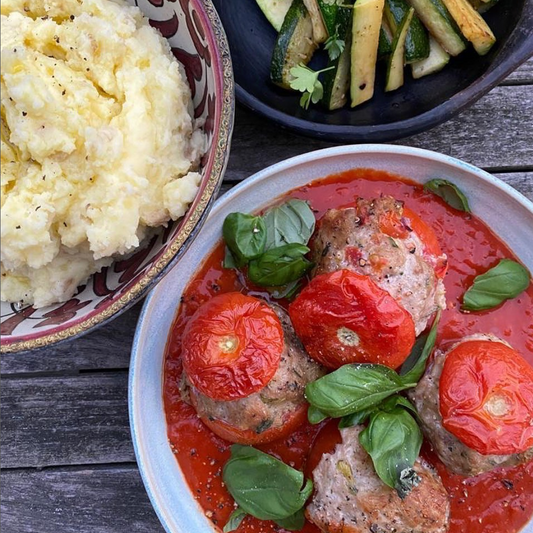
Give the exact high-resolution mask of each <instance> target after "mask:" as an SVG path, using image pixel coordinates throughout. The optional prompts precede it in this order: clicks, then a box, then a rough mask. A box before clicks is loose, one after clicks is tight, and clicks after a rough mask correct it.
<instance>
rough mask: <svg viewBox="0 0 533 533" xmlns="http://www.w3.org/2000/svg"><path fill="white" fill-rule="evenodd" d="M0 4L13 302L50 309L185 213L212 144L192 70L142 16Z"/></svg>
mask: <svg viewBox="0 0 533 533" xmlns="http://www.w3.org/2000/svg"><path fill="white" fill-rule="evenodd" d="M1 9H2V28H1V30H2V65H1V70H2V82H1V83H2V85H1V100H2V102H1V103H2V107H1V113H2V183H1V185H2V196H1V203H2V209H1V236H2V248H1V250H2V253H1V260H2V283H1V289H2V300H7V301H11V302H15V301H21V300H22V301H23V302H25V303H32V304H34V305H35V306H38V307H39V306H44V305H48V304H50V303H53V302H57V301H62V300H66V299H68V298H70V297H71V296H72V294H73V293H74V291H75V289H76V287H77V286H78V285H79V284H80V283H83V282H84V281H86V280H87V278H88V277H89V276H90V275H91V274H92V273H94V272H96V271H98V270H99V269H101V268H102V267H103V266H104V265H108V264H110V263H111V261H112V258H113V257H117V256H118V255H121V254H126V253H128V252H130V251H132V250H134V249H135V248H136V247H137V246H139V244H140V243H141V241H142V239H143V236H145V235H146V233H147V228H149V227H155V226H160V225H164V224H166V223H167V222H168V221H169V220H170V219H177V218H179V217H181V216H182V215H183V214H184V213H185V211H186V210H187V207H188V205H189V204H190V202H191V201H192V200H193V198H194V196H195V194H196V192H197V189H198V184H199V181H200V176H199V174H198V173H196V172H194V170H195V169H196V168H197V166H198V162H199V158H200V157H201V155H202V153H203V151H204V143H205V141H204V136H203V133H202V132H201V130H199V129H197V128H196V126H195V123H194V119H193V118H192V101H191V94H190V90H189V87H188V85H187V83H186V81H185V76H184V73H183V71H182V67H181V66H180V65H179V63H178V62H177V61H176V60H175V59H174V58H173V56H172V54H171V52H170V49H169V46H168V44H167V42H166V41H165V40H164V39H163V38H162V37H161V35H160V34H158V33H157V31H156V30H155V29H153V28H151V27H150V26H149V24H148V21H147V20H146V19H145V18H144V17H143V16H142V14H141V12H140V11H139V10H138V9H137V8H136V7H130V6H128V5H127V4H125V3H122V2H115V1H110V0H50V1H47V0H2V4H1Z"/></svg>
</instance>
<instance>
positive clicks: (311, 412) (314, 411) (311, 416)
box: [307, 405, 328, 424]
mask: <svg viewBox="0 0 533 533" xmlns="http://www.w3.org/2000/svg"><path fill="white" fill-rule="evenodd" d="M327 417H328V415H326V414H324V413H323V412H322V411H321V410H320V409H318V408H317V407H315V406H314V405H310V406H309V408H308V409H307V420H309V423H310V424H319V423H320V422H322V420H325V419H326V418H327Z"/></svg>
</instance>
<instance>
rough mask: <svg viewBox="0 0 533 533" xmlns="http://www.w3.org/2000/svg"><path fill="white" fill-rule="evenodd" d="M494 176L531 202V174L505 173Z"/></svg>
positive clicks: (532, 186)
mask: <svg viewBox="0 0 533 533" xmlns="http://www.w3.org/2000/svg"><path fill="white" fill-rule="evenodd" d="M494 175H495V176H496V177H497V178H500V179H501V180H503V181H505V183H507V184H509V185H510V186H511V187H514V188H515V189H516V190H517V191H519V192H521V193H522V194H523V195H524V196H525V197H526V198H528V199H529V200H531V201H532V202H533V172H505V173H494Z"/></svg>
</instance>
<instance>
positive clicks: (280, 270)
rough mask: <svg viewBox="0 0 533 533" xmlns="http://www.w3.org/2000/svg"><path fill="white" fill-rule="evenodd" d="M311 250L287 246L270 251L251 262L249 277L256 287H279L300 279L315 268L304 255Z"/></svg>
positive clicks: (305, 247) (300, 245)
mask: <svg viewBox="0 0 533 533" xmlns="http://www.w3.org/2000/svg"><path fill="white" fill-rule="evenodd" d="M307 252H309V248H307V246H304V245H302V244H294V243H293V244H286V245H285V246H280V247H279V248H273V249H271V250H268V251H267V252H265V253H264V254H263V255H261V256H260V257H259V258H258V259H254V260H253V261H251V262H250V265H249V267H248V277H249V278H250V281H252V282H253V283H255V284H256V285H261V286H263V287H277V286H280V285H287V284H288V283H290V282H291V281H296V280H298V279H300V278H301V277H302V276H303V275H304V274H305V273H306V272H307V271H309V270H310V269H311V268H312V267H313V263H311V261H308V260H307V259H306V258H305V257H304V255H305V254H306V253H307Z"/></svg>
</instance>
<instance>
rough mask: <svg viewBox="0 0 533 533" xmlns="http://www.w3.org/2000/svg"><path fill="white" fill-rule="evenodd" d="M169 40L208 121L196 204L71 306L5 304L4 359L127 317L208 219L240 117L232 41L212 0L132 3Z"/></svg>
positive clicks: (95, 279)
mask: <svg viewBox="0 0 533 533" xmlns="http://www.w3.org/2000/svg"><path fill="white" fill-rule="evenodd" d="M130 3H132V4H135V5H137V6H138V7H139V8H140V9H141V11H142V12H143V13H144V14H145V15H146V16H147V17H148V18H149V19H150V24H151V25H152V26H154V27H156V28H157V29H159V30H160V32H161V33H162V35H163V37H166V38H167V39H168V42H169V44H170V46H171V47H172V51H173V53H174V55H175V56H176V57H177V59H178V60H179V61H180V62H181V63H182V64H183V66H184V67H185V73H186V75H187V80H188V82H189V86H190V87H191V93H192V96H193V105H194V116H195V117H196V118H198V119H202V120H203V121H204V127H203V129H204V132H205V134H206V137H207V144H208V148H207V152H206V154H205V155H204V157H203V158H202V161H201V168H200V172H201V174H202V180H201V182H200V187H199V190H198V193H197V195H196V198H195V200H194V201H193V203H192V204H191V206H190V207H189V210H188V211H187V212H186V213H185V215H184V216H183V218H181V219H180V220H178V221H176V222H174V223H173V224H169V226H168V228H166V229H164V231H160V232H158V234H157V235H156V236H155V237H154V238H152V239H151V240H150V242H149V243H147V244H146V245H145V246H144V247H143V248H142V249H140V250H138V251H137V252H135V253H134V254H132V255H131V256H130V257H128V258H126V259H123V260H120V261H116V262H115V263H113V264H112V265H111V266H109V267H106V268H104V269H102V271H101V272H99V273H98V274H95V275H94V276H92V277H91V278H90V279H89V281H88V282H87V283H86V285H84V286H83V287H78V292H77V293H76V294H75V295H74V296H73V297H72V298H71V299H70V300H68V301H67V302H64V303H58V304H54V305H49V306H47V307H43V308H41V309H34V308H33V307H32V306H29V307H25V308H22V309H21V308H19V307H17V306H16V305H14V304H8V303H6V302H2V304H1V317H0V322H1V325H0V331H1V335H2V342H1V346H2V348H1V349H2V353H3V352H20V351H25V350H34V349H36V348H41V347H44V346H50V345H51V344H55V343H58V342H61V341H64V340H67V339H73V338H74V337H78V336H79V335H82V334H84V333H87V332H88V331H89V330H91V329H93V328H94V327H96V326H99V325H102V324H104V323H105V322H107V321H109V320H111V319H112V318H114V317H116V316H117V315H118V314H119V313H121V312H123V311H125V310H126V309H127V308H128V307H130V306H131V305H133V303H135V302H136V301H137V300H139V299H140V298H142V297H143V296H144V295H145V294H146V292H147V291H148V290H149V289H150V288H151V287H152V286H153V285H154V284H155V283H156V282H157V281H158V280H160V279H161V277H162V276H163V275H164V274H165V273H166V272H167V271H168V270H169V269H170V267H172V266H173V265H175V264H176V262H177V261H178V260H179V259H180V258H181V256H182V254H183V253H184V252H185V250H186V249H187V247H188V245H189V244H190V243H191V242H192V240H193V239H194V237H195V235H196V233H197V232H198V230H199V229H200V227H201V226H202V224H203V222H204V221H205V219H206V216H207V213H208V212H209V209H210V208H211V206H212V204H213V201H214V198H216V195H217V192H218V189H219V187H220V184H221V183H222V178H223V176H224V171H225V169H226V164H227V161H228V157H229V148H230V140H231V132H232V128H233V116H234V91H233V71H232V68H231V58H230V54H229V48H228V42H227V40H226V35H225V33H224V30H223V28H222V24H221V23H220V19H219V18H218V15H217V12H216V11H215V8H214V7H213V5H212V3H211V0H180V1H179V2H176V0H130Z"/></svg>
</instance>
